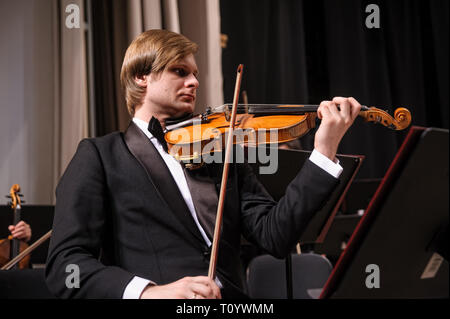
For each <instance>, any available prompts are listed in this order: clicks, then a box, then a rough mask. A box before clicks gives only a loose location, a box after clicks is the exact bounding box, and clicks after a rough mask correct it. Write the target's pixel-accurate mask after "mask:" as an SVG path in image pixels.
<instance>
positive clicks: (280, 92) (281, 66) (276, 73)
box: [221, 0, 449, 178]
mask: <svg viewBox="0 0 450 319" xmlns="http://www.w3.org/2000/svg"><path fill="white" fill-rule="evenodd" d="M371 3H374V4H377V5H378V6H379V9H380V28H379V29H376V28H372V29H369V28H367V27H366V23H365V22H366V17H367V16H368V15H369V14H370V13H366V12H365V11H366V6H367V5H368V4H371ZM448 18H449V4H448V1H447V0H432V1H419V0H397V1H362V0H346V1H339V0H315V1H301V0H281V1H279V0H264V1H262V0H244V1H242V0H222V1H221V27H222V33H224V34H226V35H227V36H228V38H229V40H228V44H227V47H226V48H225V49H224V51H223V57H222V61H223V74H224V96H225V101H226V102H231V101H232V98H233V91H234V83H235V76H236V67H237V65H238V64H240V63H243V64H244V66H245V69H244V78H243V83H242V86H241V90H246V91H247V95H248V100H249V102H250V103H297V104H307V103H308V104H319V103H320V101H322V100H329V99H331V98H332V97H334V96H353V97H355V98H356V99H357V100H358V101H359V102H360V103H361V104H363V105H367V106H376V107H379V108H381V109H384V110H387V111H388V112H389V113H390V114H393V111H394V110H395V109H396V108H397V107H400V106H403V107H406V108H408V109H409V110H410V111H411V113H412V118H413V121H412V124H413V125H418V126H425V127H440V128H447V129H448V123H449V119H448V118H449V117H448V109H449V104H448V85H449V83H448V70H449V69H448V67H449V64H448V56H449V55H448V54H449V51H448V31H449V30H448ZM406 133H407V130H405V131H391V130H389V129H387V128H385V127H382V126H380V125H372V124H369V123H364V122H363V120H362V119H357V120H356V122H355V124H354V126H353V127H352V128H351V129H350V130H349V131H348V132H347V134H346V135H345V136H344V139H343V141H342V143H341V145H340V148H339V153H341V154H361V155H365V156H366V158H365V160H364V162H363V165H362V167H361V170H360V172H359V174H358V178H380V177H383V176H384V174H385V172H386V170H387V168H388V166H389V164H390V163H391V162H392V160H393V158H394V156H395V154H396V152H397V150H398V148H399V146H400V145H401V143H402V141H403V139H404V137H405V136H406ZM313 138H314V132H310V133H309V134H308V135H307V136H305V137H303V138H302V139H301V144H302V146H303V148H304V149H308V150H311V149H312V148H313ZM443 147H448V145H445V146H443ZM432 155H433V154H430V157H431V156H432ZM436 155H437V156H438V154H436Z"/></svg>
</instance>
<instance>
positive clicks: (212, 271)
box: [208, 64, 244, 280]
mask: <svg viewBox="0 0 450 319" xmlns="http://www.w3.org/2000/svg"><path fill="white" fill-rule="evenodd" d="M243 70H244V65H242V64H239V66H238V68H237V75H236V85H235V87H234V97H233V108H232V110H231V119H230V127H229V130H228V138H227V145H226V150H225V162H224V165H223V172H222V182H221V185H220V194H219V203H218V205H217V214H216V225H215V227H214V238H213V243H212V248H211V258H210V262H209V270H208V277H209V278H210V279H212V280H214V279H215V277H216V266H217V257H218V252H219V240H220V231H221V228H222V216H223V206H224V203H225V190H226V189H227V180H228V168H229V164H230V156H231V148H232V147H233V131H234V126H235V121H236V113H237V104H238V101H239V91H240V89H241V80H242V73H243Z"/></svg>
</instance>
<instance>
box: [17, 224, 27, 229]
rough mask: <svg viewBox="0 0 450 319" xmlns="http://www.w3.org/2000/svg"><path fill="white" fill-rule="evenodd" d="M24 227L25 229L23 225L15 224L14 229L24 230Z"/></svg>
mask: <svg viewBox="0 0 450 319" xmlns="http://www.w3.org/2000/svg"><path fill="white" fill-rule="evenodd" d="M24 229H25V226H24V225H19V224H17V225H16V227H15V230H24Z"/></svg>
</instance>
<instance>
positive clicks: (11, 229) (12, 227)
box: [8, 225, 16, 232]
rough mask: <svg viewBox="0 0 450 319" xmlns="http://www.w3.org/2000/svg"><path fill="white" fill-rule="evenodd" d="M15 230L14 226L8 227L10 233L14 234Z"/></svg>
mask: <svg viewBox="0 0 450 319" xmlns="http://www.w3.org/2000/svg"><path fill="white" fill-rule="evenodd" d="M14 228H16V227H15V226H14V225H9V226H8V229H9V231H10V232H12V231H13V230H14Z"/></svg>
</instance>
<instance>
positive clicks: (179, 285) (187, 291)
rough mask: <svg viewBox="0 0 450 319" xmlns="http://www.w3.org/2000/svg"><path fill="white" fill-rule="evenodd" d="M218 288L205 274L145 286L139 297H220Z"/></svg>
mask: <svg viewBox="0 0 450 319" xmlns="http://www.w3.org/2000/svg"><path fill="white" fill-rule="evenodd" d="M221 298H222V296H221V295H220V289H219V287H218V286H217V284H216V283H215V282H214V280H211V279H210V278H209V277H207V276H197V277H184V278H182V279H180V280H177V281H175V282H173V283H170V284H167V285H156V286H147V287H146V288H145V289H144V291H143V292H142V294H141V299H221Z"/></svg>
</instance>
